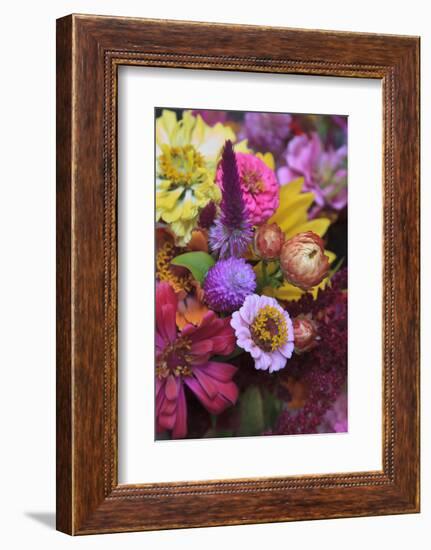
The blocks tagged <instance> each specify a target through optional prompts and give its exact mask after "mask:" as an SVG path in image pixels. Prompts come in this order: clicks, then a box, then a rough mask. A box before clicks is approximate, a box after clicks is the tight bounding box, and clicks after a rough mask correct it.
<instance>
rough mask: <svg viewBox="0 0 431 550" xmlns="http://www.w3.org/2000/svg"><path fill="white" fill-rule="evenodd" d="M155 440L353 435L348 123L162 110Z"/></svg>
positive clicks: (333, 118)
mask: <svg viewBox="0 0 431 550" xmlns="http://www.w3.org/2000/svg"><path fill="white" fill-rule="evenodd" d="M155 134H156V135H155V138H156V139H155V141H156V147H155V178H156V181H155V187H156V192H155V224H156V253H155V279H156V280H155V285H156V307H155V310H156V315H155V346H156V358H155V359H156V366H155V393H156V398H155V407H156V415H155V416H156V425H155V438H156V439H157V440H170V439H185V438H190V439H200V438H213V437H246V436H260V435H273V436H275V435H299V434H319V433H320V434H324V433H335V432H346V431H347V430H348V418H347V417H348V415H347V368H348V365H347V304H348V281H347V265H348V256H347V219H348V214H347V213H348V200H347V199H348V189H347V162H348V158H347V157H348V149H347V134H348V119H347V116H343V115H335V114H334V115H326V114H325V115H320V114H298V113H289V112H286V113H269V112H242V111H227V110H219V111H216V110H194V109H177V108H173V107H160V108H159V107H158V108H156V109H155Z"/></svg>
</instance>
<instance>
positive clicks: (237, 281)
mask: <svg viewBox="0 0 431 550" xmlns="http://www.w3.org/2000/svg"><path fill="white" fill-rule="evenodd" d="M255 290H256V275H255V273H254V270H253V268H252V267H251V265H250V264H248V263H247V262H246V261H245V260H244V259H243V258H233V257H232V258H228V259H227V260H219V261H218V262H217V263H216V264H215V265H214V266H213V267H212V268H211V269H210V270H209V271H208V273H207V276H206V278H205V282H204V293H205V300H206V302H207V304H208V305H209V307H210V308H211V309H213V310H215V311H223V312H231V311H234V310H235V309H238V308H239V307H241V306H242V304H243V302H244V300H245V299H246V297H247V296H249V295H250V294H253V292H254V291H255Z"/></svg>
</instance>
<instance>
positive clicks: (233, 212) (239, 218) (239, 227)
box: [209, 140, 253, 258]
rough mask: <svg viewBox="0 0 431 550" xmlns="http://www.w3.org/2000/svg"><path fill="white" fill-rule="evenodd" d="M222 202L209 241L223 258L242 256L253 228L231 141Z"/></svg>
mask: <svg viewBox="0 0 431 550" xmlns="http://www.w3.org/2000/svg"><path fill="white" fill-rule="evenodd" d="M221 169H222V174H223V176H222V190H221V191H222V201H221V205H220V208H221V214H220V217H219V218H218V219H217V220H216V221H215V224H214V225H213V227H212V228H211V229H210V233H209V242H210V246H211V248H212V250H213V251H214V252H219V255H220V257H221V258H227V257H229V256H236V257H238V256H241V255H242V254H244V252H245V251H246V250H247V247H248V245H249V244H250V242H251V240H252V238H253V229H252V226H251V223H250V222H249V220H248V217H247V211H246V207H245V203H244V198H243V196H242V190H241V183H240V180H239V174H238V166H237V163H236V158H235V152H234V150H233V146H232V142H231V141H230V140H227V141H226V143H225V146H224V149H223V154H222V159H221Z"/></svg>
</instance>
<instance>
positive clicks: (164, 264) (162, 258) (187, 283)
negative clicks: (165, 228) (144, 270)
mask: <svg viewBox="0 0 431 550" xmlns="http://www.w3.org/2000/svg"><path fill="white" fill-rule="evenodd" d="M174 255H175V247H174V245H173V244H172V243H170V242H169V241H167V242H165V243H164V245H163V246H162V247H161V248H160V249H159V251H158V252H157V256H156V276H157V278H158V279H159V281H166V282H168V283H169V284H170V285H171V286H172V288H173V289H174V290H175V292H180V291H181V290H184V291H185V292H189V291H190V290H191V288H192V285H191V276H190V274H189V273H187V274H185V275H178V274H177V273H175V271H174V266H172V265H171V260H172V259H173V258H174Z"/></svg>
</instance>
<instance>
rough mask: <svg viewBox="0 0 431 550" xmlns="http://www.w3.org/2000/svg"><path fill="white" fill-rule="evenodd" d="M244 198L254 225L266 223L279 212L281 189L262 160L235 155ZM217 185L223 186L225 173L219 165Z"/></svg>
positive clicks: (241, 154) (250, 219)
mask: <svg viewBox="0 0 431 550" xmlns="http://www.w3.org/2000/svg"><path fill="white" fill-rule="evenodd" d="M235 157H236V162H237V166H238V173H239V178H240V183H241V190H242V196H243V200H244V203H245V207H246V211H247V215H248V219H249V221H250V223H251V224H253V225H260V224H262V223H264V222H266V221H267V220H268V219H269V218H270V217H271V216H272V215H273V214H274V212H275V211H276V210H277V208H278V204H279V196H280V188H279V185H278V182H277V179H276V177H275V174H274V171H273V170H271V168H269V167H268V166H267V165H266V164H265V163H264V162H263V160H261V159H260V158H258V157H256V156H254V155H251V154H248V153H235ZM216 183H217V184H218V185H219V187H222V186H223V171H222V167H221V165H219V167H218V169H217V174H216Z"/></svg>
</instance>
